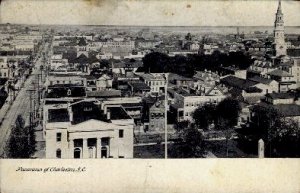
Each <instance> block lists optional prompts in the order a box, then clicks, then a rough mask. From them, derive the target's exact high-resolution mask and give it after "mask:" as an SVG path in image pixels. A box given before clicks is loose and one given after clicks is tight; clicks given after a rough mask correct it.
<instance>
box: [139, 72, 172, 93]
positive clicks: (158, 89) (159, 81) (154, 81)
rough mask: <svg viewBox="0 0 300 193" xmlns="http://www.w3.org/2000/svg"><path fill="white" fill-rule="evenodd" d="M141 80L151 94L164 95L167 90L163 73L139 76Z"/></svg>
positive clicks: (165, 77)
mask: <svg viewBox="0 0 300 193" xmlns="http://www.w3.org/2000/svg"><path fill="white" fill-rule="evenodd" d="M139 76H140V77H141V78H142V80H143V81H144V82H145V83H146V84H147V85H148V86H149V87H150V88H151V91H150V92H151V93H164V92H165V89H167V83H168V81H167V76H168V74H165V73H149V74H139Z"/></svg>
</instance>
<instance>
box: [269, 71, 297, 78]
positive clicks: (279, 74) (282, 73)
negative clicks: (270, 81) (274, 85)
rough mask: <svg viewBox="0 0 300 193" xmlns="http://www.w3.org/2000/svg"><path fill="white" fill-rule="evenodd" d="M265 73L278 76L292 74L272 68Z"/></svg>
mask: <svg viewBox="0 0 300 193" xmlns="http://www.w3.org/2000/svg"><path fill="white" fill-rule="evenodd" d="M267 74H268V75H272V76H279V77H293V75H291V74H289V73H288V72H286V71H283V70H279V69H276V70H273V71H271V72H269V73H267Z"/></svg>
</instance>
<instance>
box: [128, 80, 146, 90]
mask: <svg viewBox="0 0 300 193" xmlns="http://www.w3.org/2000/svg"><path fill="white" fill-rule="evenodd" d="M128 85H129V86H131V87H132V89H133V90H134V91H140V90H142V91H144V90H145V91H150V90H151V88H150V87H149V86H148V85H147V84H145V83H144V82H141V81H131V82H128Z"/></svg>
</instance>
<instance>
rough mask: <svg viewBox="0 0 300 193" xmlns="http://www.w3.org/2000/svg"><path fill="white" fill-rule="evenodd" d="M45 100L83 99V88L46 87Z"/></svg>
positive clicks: (67, 85)
mask: <svg viewBox="0 0 300 193" xmlns="http://www.w3.org/2000/svg"><path fill="white" fill-rule="evenodd" d="M45 95H46V96H45V98H63V97H84V96H86V92H85V87H83V86H75V85H70V84H63V85H53V86H48V90H47V91H46V94H45Z"/></svg>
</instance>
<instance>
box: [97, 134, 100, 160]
mask: <svg viewBox="0 0 300 193" xmlns="http://www.w3.org/2000/svg"><path fill="white" fill-rule="evenodd" d="M97 158H98V159H100V158H101V138H97Z"/></svg>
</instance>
